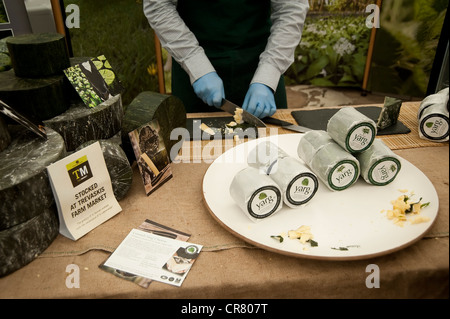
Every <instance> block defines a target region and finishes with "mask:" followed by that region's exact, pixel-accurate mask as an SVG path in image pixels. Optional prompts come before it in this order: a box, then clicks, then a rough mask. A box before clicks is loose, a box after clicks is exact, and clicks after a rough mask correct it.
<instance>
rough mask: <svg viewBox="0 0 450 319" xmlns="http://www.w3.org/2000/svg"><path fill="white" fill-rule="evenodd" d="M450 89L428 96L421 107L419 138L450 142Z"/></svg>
mask: <svg viewBox="0 0 450 319" xmlns="http://www.w3.org/2000/svg"><path fill="white" fill-rule="evenodd" d="M448 105H449V89H448V88H446V89H443V90H441V91H439V92H438V93H436V94H432V95H429V96H427V97H426V98H425V99H424V100H423V101H422V103H421V104H420V107H419V112H418V120H419V136H420V138H422V139H425V140H430V141H433V142H447V141H448V140H449V127H450V123H449V112H448Z"/></svg>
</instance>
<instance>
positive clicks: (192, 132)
mask: <svg viewBox="0 0 450 319" xmlns="http://www.w3.org/2000/svg"><path fill="white" fill-rule="evenodd" d="M231 121H234V118H233V117H232V116H225V117H207V118H201V119H200V118H198V119H196V118H191V119H187V120H186V129H187V130H188V132H189V136H190V140H191V141H199V140H203V141H205V140H206V141H207V140H213V139H228V138H233V136H234V135H238V136H239V138H251V139H254V138H257V137H258V130H257V129H256V128H255V126H253V125H250V124H245V123H244V124H242V125H241V126H240V128H241V130H239V131H238V130H235V133H233V134H226V130H225V128H226V127H227V126H226V125H227V124H228V123H230V122H231ZM201 123H205V124H206V125H207V126H208V127H209V128H211V129H212V130H214V132H215V133H216V134H215V135H209V134H208V133H206V132H203V131H202V130H201V129H200V128H199V126H200V125H201Z"/></svg>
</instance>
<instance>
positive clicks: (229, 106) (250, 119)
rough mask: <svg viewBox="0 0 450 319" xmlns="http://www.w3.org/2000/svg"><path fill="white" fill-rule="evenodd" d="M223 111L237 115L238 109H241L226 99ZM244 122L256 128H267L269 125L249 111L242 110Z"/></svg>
mask: <svg viewBox="0 0 450 319" xmlns="http://www.w3.org/2000/svg"><path fill="white" fill-rule="evenodd" d="M220 108H221V110H222V111H225V112H227V113H230V114H233V115H234V114H235V111H236V109H237V108H239V109H241V108H240V107H239V106H237V105H236V104H234V103H233V102H230V101H228V100H226V99H224V100H223V103H222V106H221V107H220ZM242 120H243V121H244V122H246V123H248V124H252V125H254V126H256V127H267V125H266V124H265V123H264V122H263V121H261V120H260V119H259V118H257V117H256V116H254V115H252V114H250V113H249V112H247V111H244V110H242Z"/></svg>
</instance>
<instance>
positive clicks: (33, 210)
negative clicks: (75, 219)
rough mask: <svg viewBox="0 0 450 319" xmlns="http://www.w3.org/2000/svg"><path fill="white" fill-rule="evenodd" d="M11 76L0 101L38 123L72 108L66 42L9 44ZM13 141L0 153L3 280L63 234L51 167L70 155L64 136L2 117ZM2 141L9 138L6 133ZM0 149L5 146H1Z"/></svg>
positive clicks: (1, 80) (0, 82)
mask: <svg viewBox="0 0 450 319" xmlns="http://www.w3.org/2000/svg"><path fill="white" fill-rule="evenodd" d="M6 44H7V46H8V50H9V56H10V58H11V64H12V66H13V69H12V70H9V71H5V72H0V100H2V101H3V102H5V103H6V104H8V105H9V106H10V107H12V108H13V109H14V110H16V111H17V112H19V113H21V114H24V115H25V116H27V117H29V118H33V119H35V120H36V121H43V120H46V119H49V118H51V117H53V116H56V115H59V114H60V113H62V112H64V111H65V110H66V109H67V108H68V107H69V99H68V92H69V90H68V89H69V87H68V86H67V83H66V82H65V79H64V74H63V72H62V70H63V69H64V68H66V67H68V66H70V61H69V56H68V54H67V51H66V46H65V39H64V37H62V36H60V35H58V34H43V35H39V36H34V35H24V36H19V37H10V38H8V39H7V40H6ZM2 121H3V124H4V125H1V126H2V129H1V130H6V131H7V132H8V134H9V136H10V140H9V143H7V145H4V146H6V147H4V146H2V147H1V149H0V150H1V152H0V276H4V275H7V274H9V273H11V272H13V271H16V270H17V269H19V268H21V267H23V266H24V265H26V264H28V263H29V262H31V261H32V260H33V259H34V258H36V256H37V255H39V254H40V253H41V252H42V251H44V250H45V249H46V248H47V247H48V246H49V245H50V244H51V243H52V241H53V240H54V239H55V238H56V236H57V235H58V232H59V222H58V213H57V209H56V205H55V201H54V197H53V192H52V190H51V187H50V183H49V180H48V175H47V169H46V168H47V166H48V165H50V164H52V163H54V162H55V161H57V160H59V159H61V158H63V157H64V156H65V155H66V148H65V142H64V140H63V138H62V137H61V135H60V134H59V133H58V132H56V131H54V130H51V129H46V133H47V138H46V139H45V138H42V137H40V136H38V135H36V134H35V133H34V132H32V131H30V130H27V129H26V128H23V127H19V126H12V125H9V124H17V123H15V122H13V121H12V120H11V119H9V118H6V117H3V120H2ZM1 135H2V138H0V139H1V140H3V141H5V139H6V138H7V136H6V137H5V134H4V133H2V134H1ZM2 144H5V143H4V142H2Z"/></svg>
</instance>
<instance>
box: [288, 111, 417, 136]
mask: <svg viewBox="0 0 450 319" xmlns="http://www.w3.org/2000/svg"><path fill="white" fill-rule="evenodd" d="M356 109H357V110H358V111H359V112H361V113H362V114H364V115H365V116H367V117H368V118H370V119H371V120H373V121H374V122H375V123H377V122H378V118H379V116H380V113H381V110H382V107H378V106H365V107H356ZM338 111H339V109H336V108H335V109H317V110H300V111H293V112H292V113H291V114H292V116H293V117H294V119H295V121H296V122H297V123H298V125H301V126H305V127H308V128H310V129H313V130H323V131H326V130H327V124H328V120H329V119H330V118H331V117H332V116H333V115H334V114H336V113H337V112H338ZM410 132H411V130H410V129H409V128H408V127H407V126H405V125H404V124H403V123H402V122H400V121H397V123H396V124H394V125H392V126H390V127H387V128H385V129H383V130H379V131H378V134H377V135H394V134H408V133H410Z"/></svg>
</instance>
